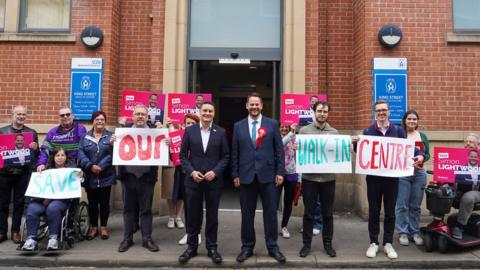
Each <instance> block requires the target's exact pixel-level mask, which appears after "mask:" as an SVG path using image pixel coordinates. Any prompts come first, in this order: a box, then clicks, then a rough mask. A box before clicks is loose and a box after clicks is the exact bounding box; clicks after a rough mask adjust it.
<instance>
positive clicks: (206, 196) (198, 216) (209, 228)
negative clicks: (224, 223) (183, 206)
mask: <svg viewBox="0 0 480 270" xmlns="http://www.w3.org/2000/svg"><path fill="white" fill-rule="evenodd" d="M185 193H186V201H187V208H188V210H187V220H188V222H187V234H188V239H187V244H188V247H189V248H190V249H194V250H196V249H197V248H198V234H200V231H201V229H202V223H203V201H204V200H205V209H206V224H205V238H206V241H205V245H206V248H207V250H210V249H217V246H218V244H217V233H218V207H219V204H220V197H221V196H222V190H221V189H219V188H216V189H208V187H206V186H204V185H200V187H198V188H196V189H195V188H191V187H186V188H185Z"/></svg>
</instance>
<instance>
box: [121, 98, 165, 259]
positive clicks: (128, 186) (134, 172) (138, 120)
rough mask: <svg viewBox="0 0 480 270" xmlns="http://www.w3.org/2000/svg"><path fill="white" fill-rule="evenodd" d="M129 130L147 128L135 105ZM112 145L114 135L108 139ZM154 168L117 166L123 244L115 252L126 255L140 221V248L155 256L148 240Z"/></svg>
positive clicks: (142, 112)
mask: <svg viewBox="0 0 480 270" xmlns="http://www.w3.org/2000/svg"><path fill="white" fill-rule="evenodd" d="M132 118H133V126H132V127H131V128H149V127H148V125H147V118H148V108H147V107H146V106H145V105H143V104H138V105H136V106H135V108H134V109H133V117H132ZM112 137H113V139H112V140H113V141H115V139H116V137H115V135H113V136H112ZM157 171H158V167H157V166H134V165H132V166H128V165H127V166H125V165H124V166H119V178H120V181H122V190H123V228H124V229H123V240H122V242H121V243H120V245H119V247H118V252H125V251H127V250H128V249H129V248H130V247H131V246H132V245H133V244H134V243H133V233H134V224H135V223H136V220H137V218H138V216H139V217H140V230H141V232H142V240H143V243H142V246H143V247H144V248H146V249H148V250H149V251H152V252H157V251H158V250H159V248H158V246H157V245H156V244H155V242H153V240H152V218H153V215H152V201H153V191H154V188H155V183H156V182H157Z"/></svg>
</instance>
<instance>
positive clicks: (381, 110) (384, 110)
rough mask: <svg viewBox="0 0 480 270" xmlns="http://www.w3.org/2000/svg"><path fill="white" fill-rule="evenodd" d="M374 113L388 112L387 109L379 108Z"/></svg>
mask: <svg viewBox="0 0 480 270" xmlns="http://www.w3.org/2000/svg"><path fill="white" fill-rule="evenodd" d="M375 112H376V113H381V112H388V109H379V110H375Z"/></svg>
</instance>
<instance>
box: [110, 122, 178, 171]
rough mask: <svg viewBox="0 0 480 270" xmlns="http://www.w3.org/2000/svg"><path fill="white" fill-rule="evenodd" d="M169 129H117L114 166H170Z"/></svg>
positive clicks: (114, 145)
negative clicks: (167, 138)
mask: <svg viewBox="0 0 480 270" xmlns="http://www.w3.org/2000/svg"><path fill="white" fill-rule="evenodd" d="M167 134H168V129H166V128H162V129H158V128H117V129H115V136H116V137H117V139H116V140H115V143H114V144H113V165H142V166H166V165H168V159H169V157H168V145H167V143H166V142H165V138H166V137H167Z"/></svg>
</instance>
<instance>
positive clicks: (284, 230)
mask: <svg viewBox="0 0 480 270" xmlns="http://www.w3.org/2000/svg"><path fill="white" fill-rule="evenodd" d="M280 235H282V237H283V238H285V239H288V238H290V232H289V231H288V229H287V227H283V228H282V231H281V233H280Z"/></svg>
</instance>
